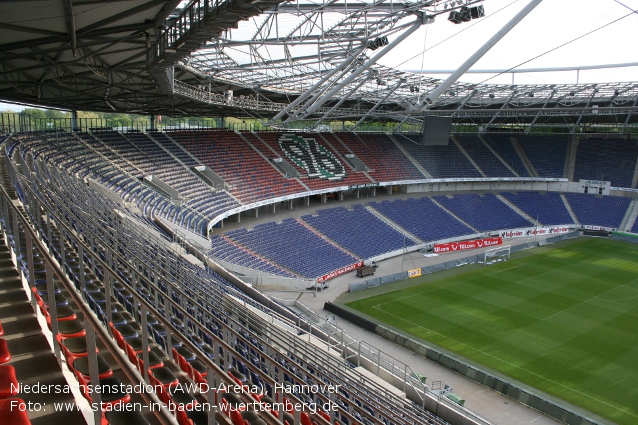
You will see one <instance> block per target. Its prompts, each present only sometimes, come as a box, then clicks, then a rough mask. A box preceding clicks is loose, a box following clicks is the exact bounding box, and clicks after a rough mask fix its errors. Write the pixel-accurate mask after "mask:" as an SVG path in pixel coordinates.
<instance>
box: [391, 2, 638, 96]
mask: <svg viewBox="0 0 638 425" xmlns="http://www.w3.org/2000/svg"><path fill="white" fill-rule="evenodd" d="M528 3H529V0H485V1H483V7H484V8H485V13H486V16H485V17H484V18H481V19H476V20H472V21H470V22H464V23H461V24H453V23H452V22H449V21H448V20H447V15H442V16H440V17H438V18H437V19H436V21H435V22H434V24H431V25H428V26H427V28H426V27H425V26H424V27H422V28H420V29H419V30H418V31H417V32H415V33H414V34H413V35H411V36H410V37H409V38H408V39H406V40H405V41H404V42H403V43H401V45H399V46H397V48H395V49H394V50H393V51H392V52H390V53H389V54H388V55H386V56H385V57H384V58H383V59H382V60H381V63H382V64H384V65H388V66H393V67H396V68H398V69H401V70H417V71H419V70H421V69H424V70H428V69H433V70H450V69H451V70H454V69H457V68H458V67H459V65H461V64H462V63H463V62H464V61H465V60H467V59H468V58H469V57H470V56H471V55H472V54H473V53H474V52H475V51H476V50H478V48H479V47H481V46H482V45H483V44H484V43H485V42H486V41H487V40H488V39H489V38H490V37H491V36H492V35H494V34H495V33H496V32H497V31H498V30H499V29H501V28H502V27H503V26H504V25H505V24H506V23H507V22H508V21H509V20H510V19H511V18H512V17H514V15H516V14H517V13H518V12H519V11H520V10H521V9H523V7H524V6H525V5H527V4H528ZM623 4H624V5H625V6H627V7H625V6H623ZM635 9H638V0H620V1H615V0H544V1H542V2H541V3H540V4H539V5H538V6H537V7H536V8H535V9H534V10H532V12H530V13H529V15H527V16H526V17H525V18H524V19H523V20H522V21H521V22H520V23H519V24H518V25H517V26H516V27H514V29H512V30H511V31H510V32H509V33H508V34H507V35H506V36H505V37H504V38H503V39H502V40H501V41H499V42H498V44H496V45H495V46H494V47H493V48H492V49H491V50H490V51H489V52H487V53H486V54H485V56H483V58H481V59H480V60H479V61H478V62H477V63H476V64H475V65H474V66H473V67H472V68H471V69H483V70H484V69H508V68H511V67H515V66H517V65H519V64H521V63H523V62H525V61H528V60H530V59H533V58H534V57H536V56H538V55H541V54H543V53H545V52H547V51H549V50H551V49H554V48H556V47H558V46H560V45H561V44H563V43H566V42H568V41H570V40H572V39H575V38H577V37H579V36H581V35H584V34H587V33H588V32H590V31H593V30H595V29H596V28H598V27H601V26H603V25H606V24H609V23H610V22H612V21H614V20H617V19H619V18H622V17H623V16H625V15H629V16H627V17H625V18H623V19H621V20H619V21H618V22H615V23H613V24H611V25H609V26H607V27H605V28H603V29H600V30H598V31H596V32H594V33H592V34H590V35H587V36H585V37H583V38H581V39H580V40H577V41H575V42H573V43H571V44H568V45H566V46H564V47H561V48H559V49H557V50H555V51H553V52H550V53H547V54H545V55H543V56H541V57H539V58H538V59H534V60H532V61H531V62H529V63H526V64H524V65H521V66H520V68H523V69H529V68H555V67H578V66H584V65H605V64H617V63H632V62H638V49H637V48H636V42H637V41H638V13H632V10H635ZM450 36H454V37H453V38H452V39H449V40H447V41H443V40H445V39H446V38H448V37H450ZM424 44H425V50H426V52H425V55H423V54H422V52H423V50H424ZM415 55H416V57H415V58H413V59H411V60H410V58H412V57H413V56H415ZM422 61H423V65H422ZM493 76H494V74H465V75H464V76H462V77H461V81H467V82H473V83H478V82H481V81H483V80H485V79H488V78H490V77H493ZM445 77H446V76H445V75H438V78H445ZM578 78H579V82H580V83H602V82H623V81H638V67H630V68H618V69H598V70H589V71H585V70H583V71H580V75H578ZM514 81H515V83H519V84H535V83H538V84H542V83H567V84H573V83H576V82H577V73H576V71H566V72H559V73H529V74H516V75H515V77H514ZM488 82H489V83H502V84H509V83H511V82H512V76H511V74H506V75H502V76H499V77H497V78H493V79H490V80H489V81H488Z"/></svg>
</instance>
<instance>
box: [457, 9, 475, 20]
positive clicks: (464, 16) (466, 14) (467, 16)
mask: <svg viewBox="0 0 638 425" xmlns="http://www.w3.org/2000/svg"><path fill="white" fill-rule="evenodd" d="M459 19H460V20H461V21H463V22H469V21H471V20H472V14H471V13H470V9H469V8H468V7H467V6H463V7H462V8H460V9H459Z"/></svg>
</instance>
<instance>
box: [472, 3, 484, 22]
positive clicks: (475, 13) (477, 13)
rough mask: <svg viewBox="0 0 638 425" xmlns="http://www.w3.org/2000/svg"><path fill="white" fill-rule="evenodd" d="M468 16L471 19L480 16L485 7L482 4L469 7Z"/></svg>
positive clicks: (482, 14)
mask: <svg viewBox="0 0 638 425" xmlns="http://www.w3.org/2000/svg"><path fill="white" fill-rule="evenodd" d="M470 16H471V17H472V19H476V18H482V17H483V16H485V9H484V8H483V5H480V6H474V7H470Z"/></svg>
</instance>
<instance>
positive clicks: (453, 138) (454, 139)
mask: <svg viewBox="0 0 638 425" xmlns="http://www.w3.org/2000/svg"><path fill="white" fill-rule="evenodd" d="M450 140H451V141H452V143H454V144H455V145H456V147H457V148H459V150H460V151H461V153H462V154H463V155H465V157H466V158H467V160H468V161H470V164H472V165H473V166H474V168H476V171H478V172H479V173H481V175H482V176H483V177H487V175H486V174H485V172H484V171H483V170H482V169H481V167H479V166H478V164H477V163H476V161H474V159H473V158H472V157H471V156H470V154H469V153H467V151H466V150H465V148H464V147H463V146H462V145H461V144H460V143H459V141H458V139H457V138H456V137H455V136H454V135H453V134H451V135H450Z"/></svg>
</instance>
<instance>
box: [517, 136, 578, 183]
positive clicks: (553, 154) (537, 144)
mask: <svg viewBox="0 0 638 425" xmlns="http://www.w3.org/2000/svg"><path fill="white" fill-rule="evenodd" d="M516 139H517V140H518V142H519V143H520V145H521V147H522V148H523V150H524V151H525V154H526V155H527V157H528V158H529V160H530V161H531V162H532V165H533V166H534V168H535V169H536V171H537V172H538V176H539V177H556V178H561V177H563V171H564V169H565V155H566V154H567V136H566V135H538V136H536V135H526V136H524V135H516Z"/></svg>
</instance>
